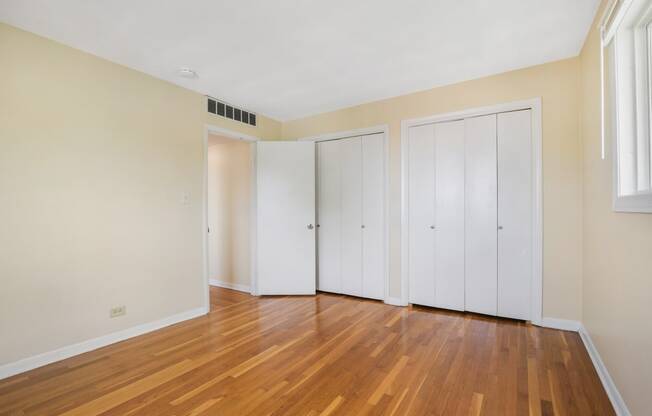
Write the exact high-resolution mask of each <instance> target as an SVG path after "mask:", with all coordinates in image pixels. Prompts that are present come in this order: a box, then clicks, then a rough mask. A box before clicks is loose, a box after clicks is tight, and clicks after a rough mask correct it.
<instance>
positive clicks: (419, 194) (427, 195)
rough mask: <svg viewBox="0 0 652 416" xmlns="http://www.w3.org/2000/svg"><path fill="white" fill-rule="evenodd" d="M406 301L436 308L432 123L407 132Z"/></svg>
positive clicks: (433, 142) (412, 128)
mask: <svg viewBox="0 0 652 416" xmlns="http://www.w3.org/2000/svg"><path fill="white" fill-rule="evenodd" d="M408 160H409V164H408V189H407V191H408V235H409V239H408V282H409V286H410V287H409V291H408V293H409V301H410V303H415V304H419V305H427V306H435V215H434V214H435V140H434V126H433V125H432V124H428V125H424V126H417V127H410V129H409V132H408Z"/></svg>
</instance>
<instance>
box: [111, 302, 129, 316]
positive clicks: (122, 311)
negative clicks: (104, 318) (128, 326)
mask: <svg viewBox="0 0 652 416" xmlns="http://www.w3.org/2000/svg"><path fill="white" fill-rule="evenodd" d="M126 314H127V307H126V306H125V305H122V306H115V307H113V308H111V311H110V315H111V318H115V317H117V316H122V315H126Z"/></svg>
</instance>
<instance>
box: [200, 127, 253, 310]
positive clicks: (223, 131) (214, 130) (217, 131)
mask: <svg viewBox="0 0 652 416" xmlns="http://www.w3.org/2000/svg"><path fill="white" fill-rule="evenodd" d="M210 134H214V135H219V136H221V137H225V138H227V139H231V140H239V141H244V142H248V143H250V153H249V170H250V173H251V176H250V177H251V195H250V198H251V204H250V206H249V273H250V276H249V280H250V283H249V285H250V286H249V290H250V293H251V294H252V295H255V294H256V253H257V252H256V142H258V141H261V140H263V139H261V138H259V137H256V136H251V135H248V134H244V133H240V132H237V131H235V130H230V129H227V128H224V127H218V126H215V125H213V124H204V139H203V151H204V154H203V159H204V160H203V165H204V169H203V175H202V211H203V212H202V251H203V264H204V267H203V269H204V270H203V272H204V273H203V274H204V307H205V309H206V313H208V312H210V308H211V301H210V276H209V275H208V272H209V267H208V266H209V261H208V238H209V235H208V234H209V233H208V136H209V135H210Z"/></svg>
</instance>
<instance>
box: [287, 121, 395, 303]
mask: <svg viewBox="0 0 652 416" xmlns="http://www.w3.org/2000/svg"><path fill="white" fill-rule="evenodd" d="M379 133H382V135H383V152H384V155H383V184H384V185H383V193H384V199H385V201H384V205H385V206H384V208H383V221H384V227H383V228H384V232H383V234H384V235H383V238H384V241H383V247H384V249H383V255H384V257H385V259H384V262H385V276H384V281H385V295H384V302H385V303H387V304H390V305H396V303H397V302H396V299H395V298H390V296H389V226H390V224H389V192H390V188H389V125H388V124H380V125H377V126H371V127H363V128H359V129H352V130H344V131H338V132H332V133H324V134H320V135H317V136H309V137H302V138H299V139H297V140H298V141H311V142H315V143H317V142H324V141H328V140H339V139H346V138H348V137H358V136H367V135H371V134H379Z"/></svg>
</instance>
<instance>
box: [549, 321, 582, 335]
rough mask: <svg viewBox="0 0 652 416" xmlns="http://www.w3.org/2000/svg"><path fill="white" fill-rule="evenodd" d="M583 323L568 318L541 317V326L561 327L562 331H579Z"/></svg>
mask: <svg viewBox="0 0 652 416" xmlns="http://www.w3.org/2000/svg"><path fill="white" fill-rule="evenodd" d="M581 325H582V324H581V323H580V322H578V321H571V320H568V319H557V318H543V319H541V325H540V326H543V327H546V328H552V329H561V330H562V331H573V332H578V331H579V330H580V326H581Z"/></svg>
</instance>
